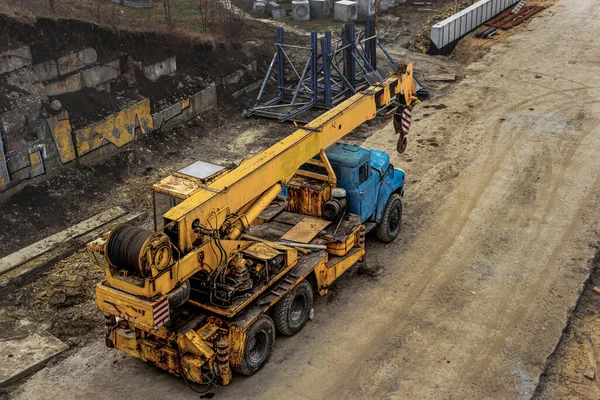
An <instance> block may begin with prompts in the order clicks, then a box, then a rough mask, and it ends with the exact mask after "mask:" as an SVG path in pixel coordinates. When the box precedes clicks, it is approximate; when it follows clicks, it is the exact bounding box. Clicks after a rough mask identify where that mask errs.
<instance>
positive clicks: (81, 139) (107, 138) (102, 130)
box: [75, 99, 154, 156]
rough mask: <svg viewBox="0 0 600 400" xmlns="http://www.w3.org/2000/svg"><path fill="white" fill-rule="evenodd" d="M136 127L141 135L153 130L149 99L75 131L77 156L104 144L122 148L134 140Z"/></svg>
mask: <svg viewBox="0 0 600 400" xmlns="http://www.w3.org/2000/svg"><path fill="white" fill-rule="evenodd" d="M138 123H139V124H138ZM136 127H139V129H140V132H141V133H142V134H145V133H146V132H147V131H149V130H151V129H153V128H154V121H153V119H152V114H151V113H150V100H149V99H146V100H144V101H142V102H140V103H138V104H135V105H133V106H131V107H129V108H126V109H125V110H122V111H120V112H118V113H116V114H113V115H109V116H108V117H106V118H105V119H104V120H102V121H100V122H96V123H95V124H92V125H89V126H86V127H85V128H82V129H80V130H78V131H76V132H75V141H76V144H75V146H76V148H77V154H79V155H80V156H81V155H83V154H86V153H89V152H90V151H92V150H95V149H97V148H99V147H101V146H103V145H104V144H105V142H109V143H112V144H114V145H115V146H117V147H122V146H124V145H126V144H128V143H130V142H132V141H133V140H134V139H135V130H136Z"/></svg>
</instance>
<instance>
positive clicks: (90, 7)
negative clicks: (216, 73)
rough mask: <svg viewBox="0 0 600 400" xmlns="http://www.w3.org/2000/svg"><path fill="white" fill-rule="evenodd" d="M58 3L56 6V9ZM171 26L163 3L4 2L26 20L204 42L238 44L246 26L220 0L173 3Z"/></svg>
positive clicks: (175, 0) (177, 0)
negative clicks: (178, 35)
mask: <svg viewBox="0 0 600 400" xmlns="http://www.w3.org/2000/svg"><path fill="white" fill-rule="evenodd" d="M52 3H54V6H52ZM170 3H171V24H169V23H168V21H167V18H166V17H165V10H164V8H163V2H162V0H153V2H152V7H151V8H147V9H135V8H131V7H126V6H122V5H119V4H115V3H112V2H111V1H109V0H0V10H1V11H2V12H3V13H5V14H7V15H10V16H13V17H18V18H21V19H24V18H28V19H31V18H40V17H47V18H67V19H77V20H82V21H87V22H92V23H96V24H99V25H103V26H108V27H111V28H113V29H124V30H133V31H141V32H167V31H173V30H175V31H178V32H179V33H182V34H185V35H186V36H193V37H196V38H199V39H204V40H214V39H215V38H216V39H218V40H221V39H223V40H227V41H232V40H236V39H237V38H236V35H239V33H238V32H240V31H241V29H242V28H241V26H243V23H244V14H243V13H241V14H240V13H239V12H237V13H234V12H232V10H231V9H229V8H227V7H226V6H223V5H222V3H221V2H219V1H218V0H170Z"/></svg>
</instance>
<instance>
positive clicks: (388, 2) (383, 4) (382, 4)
mask: <svg viewBox="0 0 600 400" xmlns="http://www.w3.org/2000/svg"><path fill="white" fill-rule="evenodd" d="M394 4H395V0H379V10H380V11H387V10H388V9H389V8H390V7H393V6H394Z"/></svg>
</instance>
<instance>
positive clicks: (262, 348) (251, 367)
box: [233, 314, 275, 376]
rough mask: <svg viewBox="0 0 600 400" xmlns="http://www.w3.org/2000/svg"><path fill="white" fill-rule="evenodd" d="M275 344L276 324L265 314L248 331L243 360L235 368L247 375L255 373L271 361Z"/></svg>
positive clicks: (236, 370)
mask: <svg viewBox="0 0 600 400" xmlns="http://www.w3.org/2000/svg"><path fill="white" fill-rule="evenodd" d="M274 344H275V324H273V320H272V319H271V318H270V317H269V316H268V315H266V314H263V315H261V316H260V317H259V318H258V319H257V320H256V321H254V323H253V324H252V325H251V326H250V328H248V330H247V331H246V341H245V342H244V355H243V357H242V362H241V363H240V366H239V367H235V368H233V370H234V371H235V372H237V373H239V374H242V375H246V376H251V375H254V374H255V373H256V372H258V371H259V370H260V369H261V368H262V367H263V366H264V365H265V364H266V363H267V361H269V358H270V357H271V352H272V351H273V345H274Z"/></svg>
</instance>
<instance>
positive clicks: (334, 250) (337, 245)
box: [326, 225, 364, 257]
mask: <svg viewBox="0 0 600 400" xmlns="http://www.w3.org/2000/svg"><path fill="white" fill-rule="evenodd" d="M362 229H364V228H363V227H362V225H361V226H360V227H359V228H357V229H356V230H355V231H354V232H352V233H351V234H350V235H348V237H347V238H346V240H344V241H343V242H340V241H337V240H331V241H327V243H326V245H327V253H329V254H331V255H334V256H338V257H342V256H345V255H346V254H347V253H348V252H349V251H350V250H351V249H352V248H353V247H355V246H358V245H359V244H358V235H359V232H360V230H362Z"/></svg>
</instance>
